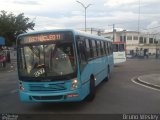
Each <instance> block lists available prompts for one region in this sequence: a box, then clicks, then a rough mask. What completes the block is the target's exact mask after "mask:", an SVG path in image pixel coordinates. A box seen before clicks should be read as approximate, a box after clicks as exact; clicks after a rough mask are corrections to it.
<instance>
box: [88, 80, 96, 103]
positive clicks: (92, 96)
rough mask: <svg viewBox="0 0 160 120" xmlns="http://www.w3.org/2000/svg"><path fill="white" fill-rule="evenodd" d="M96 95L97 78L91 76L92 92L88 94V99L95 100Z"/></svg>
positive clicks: (89, 100)
mask: <svg viewBox="0 0 160 120" xmlns="http://www.w3.org/2000/svg"><path fill="white" fill-rule="evenodd" d="M95 95H96V87H95V80H94V78H93V77H91V78H90V93H89V95H88V96H87V101H88V102H91V101H93V100H94V98H95Z"/></svg>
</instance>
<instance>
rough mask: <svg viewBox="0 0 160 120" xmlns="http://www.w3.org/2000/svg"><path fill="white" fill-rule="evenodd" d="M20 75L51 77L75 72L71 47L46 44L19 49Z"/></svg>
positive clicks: (68, 44)
mask: <svg viewBox="0 0 160 120" xmlns="http://www.w3.org/2000/svg"><path fill="white" fill-rule="evenodd" d="M19 61H20V65H19V67H20V74H21V76H26V77H52V76H62V75H68V74H71V73H73V72H75V57H74V52H73V45H72V44H71V43H65V44H48V45H35V46H31V45H28V46H24V47H21V48H20V56H19Z"/></svg>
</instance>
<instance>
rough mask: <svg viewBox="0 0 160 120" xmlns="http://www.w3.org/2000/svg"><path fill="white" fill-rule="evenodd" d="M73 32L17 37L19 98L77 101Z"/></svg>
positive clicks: (30, 100) (42, 100)
mask: <svg viewBox="0 0 160 120" xmlns="http://www.w3.org/2000/svg"><path fill="white" fill-rule="evenodd" d="M73 36H74V35H73V32H71V31H52V32H41V33H32V34H23V35H20V36H19V37H18V39H17V63H18V64H17V65H18V75H19V87H20V99H21V101H26V102H54V101H59V102H60V101H80V100H81V99H82V98H81V93H80V90H79V88H80V87H79V81H78V80H77V65H76V50H75V44H74V37H73Z"/></svg>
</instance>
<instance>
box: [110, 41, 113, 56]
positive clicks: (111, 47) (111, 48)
mask: <svg viewBox="0 0 160 120" xmlns="http://www.w3.org/2000/svg"><path fill="white" fill-rule="evenodd" d="M110 50H111V54H113V45H112V43H110Z"/></svg>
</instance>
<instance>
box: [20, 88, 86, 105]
mask: <svg viewBox="0 0 160 120" xmlns="http://www.w3.org/2000/svg"><path fill="white" fill-rule="evenodd" d="M20 99H21V101H23V102H71V101H72V102H74V101H75V102H76V101H81V100H83V99H84V96H82V94H81V89H80V88H79V89H76V90H71V91H67V92H60V93H59V92H58V93H33V92H32V93H30V92H23V91H20Z"/></svg>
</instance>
